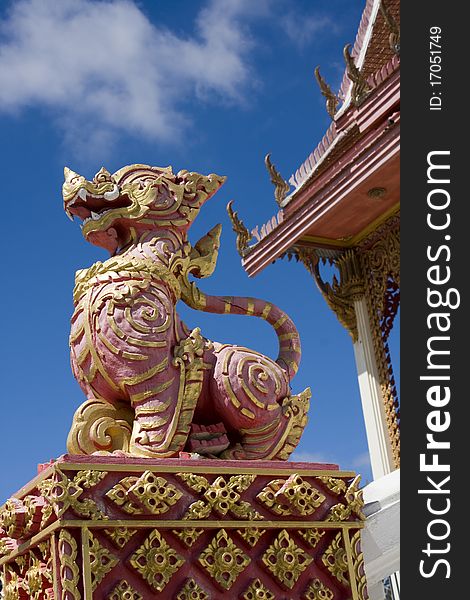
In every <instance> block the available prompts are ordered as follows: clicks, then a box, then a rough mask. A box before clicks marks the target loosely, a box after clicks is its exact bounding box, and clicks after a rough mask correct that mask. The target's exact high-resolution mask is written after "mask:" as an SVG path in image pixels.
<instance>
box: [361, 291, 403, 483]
mask: <svg viewBox="0 0 470 600" xmlns="http://www.w3.org/2000/svg"><path fill="white" fill-rule="evenodd" d="M354 308H355V311H356V320H357V331H358V340H357V342H356V343H355V344H354V356H355V359H356V368H357V376H358V380H359V391H360V394H361V402H362V410H363V413H364V421H365V425H366V434H367V443H368V445H369V454H370V461H371V466H372V474H373V476H374V479H379V478H380V477H383V476H384V475H387V474H388V473H391V472H392V471H393V470H394V468H395V467H394V464H393V455H392V448H391V444H390V440H389V434H388V429H387V420H386V416H385V407H384V404H383V398H382V392H381V389H380V378H379V371H378V368H377V362H376V360H375V354H374V344H373V340H372V334H371V328H370V321H369V314H368V311H367V303H366V299H365V298H362V299H361V300H356V301H355V302H354Z"/></svg>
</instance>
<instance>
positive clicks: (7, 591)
mask: <svg viewBox="0 0 470 600" xmlns="http://www.w3.org/2000/svg"><path fill="white" fill-rule="evenodd" d="M5 575H6V576H7V582H6V584H4V587H3V600H18V598H20V580H19V577H18V575H17V573H15V571H13V569H10V568H9V567H6V569H5Z"/></svg>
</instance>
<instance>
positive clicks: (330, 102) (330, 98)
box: [315, 67, 339, 119]
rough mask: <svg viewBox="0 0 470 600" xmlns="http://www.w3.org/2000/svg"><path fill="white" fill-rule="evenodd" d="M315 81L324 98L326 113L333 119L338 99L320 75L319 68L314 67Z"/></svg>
mask: <svg viewBox="0 0 470 600" xmlns="http://www.w3.org/2000/svg"><path fill="white" fill-rule="evenodd" d="M315 79H316V80H317V82H318V85H319V86H320V91H321V93H322V95H323V96H324V97H325V98H326V111H327V113H328V114H329V115H330V117H331V118H332V119H334V116H335V114H336V110H337V108H338V104H339V98H338V96H337V95H336V94H335V93H334V92H333V90H332V89H331V88H330V86H329V85H328V84H327V83H326V81H325V80H324V79H323V77H322V76H321V75H320V67H316V69H315Z"/></svg>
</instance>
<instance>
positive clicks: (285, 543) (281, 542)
mask: <svg viewBox="0 0 470 600" xmlns="http://www.w3.org/2000/svg"><path fill="white" fill-rule="evenodd" d="M312 560H313V558H312V557H311V556H309V555H308V554H307V553H306V552H305V551H304V550H303V549H302V548H300V546H297V544H296V543H295V542H294V540H293V539H292V538H291V537H290V536H289V534H288V533H287V531H286V530H285V529H283V530H282V531H281V533H280V534H279V535H278V536H277V538H276V539H275V540H274V542H273V543H272V544H271V546H269V548H268V549H267V550H266V552H265V553H264V555H263V563H264V564H265V565H266V567H267V568H268V569H269V570H270V571H271V573H272V574H273V575H274V577H276V579H278V580H279V581H280V582H281V583H282V584H283V585H284V586H286V587H287V588H289V589H292V588H293V587H294V585H295V584H296V583H297V580H298V578H299V577H300V575H301V574H302V573H303V572H304V571H305V569H306V568H307V567H308V565H309V564H310V563H311V562H312Z"/></svg>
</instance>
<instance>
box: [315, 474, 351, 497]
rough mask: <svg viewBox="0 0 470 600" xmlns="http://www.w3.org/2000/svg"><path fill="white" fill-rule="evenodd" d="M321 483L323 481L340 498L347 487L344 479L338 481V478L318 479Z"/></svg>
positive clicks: (324, 477) (326, 477) (320, 477)
mask: <svg viewBox="0 0 470 600" xmlns="http://www.w3.org/2000/svg"><path fill="white" fill-rule="evenodd" d="M317 479H318V480H319V481H321V482H322V483H323V484H324V485H325V486H326V487H327V488H328V489H329V490H330V492H333V494H336V495H337V496H339V494H342V493H343V492H345V491H346V489H347V485H346V482H345V481H344V479H338V478H336V477H330V476H328V475H324V476H323V475H322V476H319V477H317Z"/></svg>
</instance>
